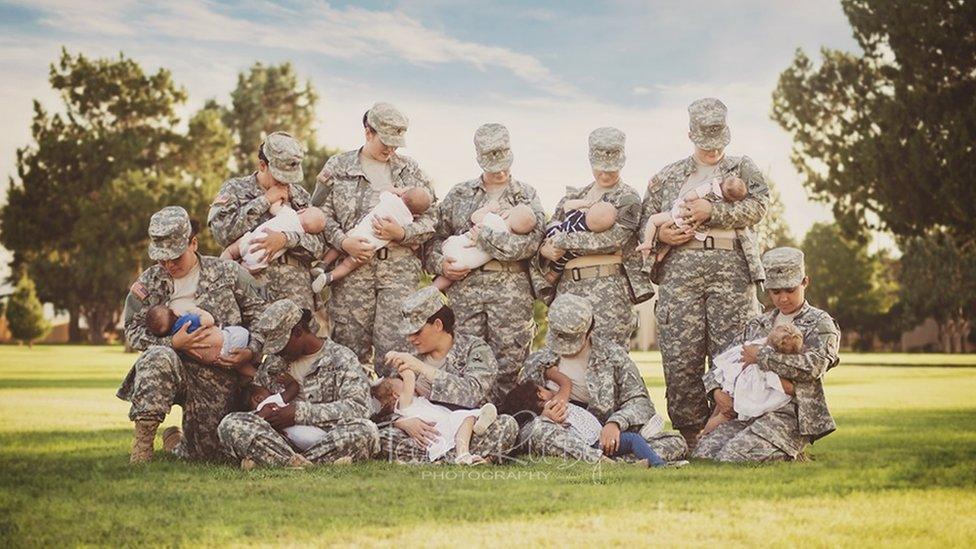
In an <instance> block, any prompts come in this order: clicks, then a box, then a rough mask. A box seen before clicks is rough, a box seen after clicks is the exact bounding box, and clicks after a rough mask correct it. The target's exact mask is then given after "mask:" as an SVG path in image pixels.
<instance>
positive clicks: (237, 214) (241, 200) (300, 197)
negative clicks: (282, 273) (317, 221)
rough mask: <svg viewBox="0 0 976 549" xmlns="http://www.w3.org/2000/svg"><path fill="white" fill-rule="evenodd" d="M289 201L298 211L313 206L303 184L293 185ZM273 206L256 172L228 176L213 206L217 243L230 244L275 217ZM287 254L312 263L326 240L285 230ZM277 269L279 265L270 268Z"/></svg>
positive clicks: (209, 219) (212, 226)
mask: <svg viewBox="0 0 976 549" xmlns="http://www.w3.org/2000/svg"><path fill="white" fill-rule="evenodd" d="M288 194H289V196H290V197H291V200H290V201H289V204H290V205H291V207H292V208H293V209H294V210H296V211H297V210H301V209H304V208H307V207H309V206H310V205H311V200H310V198H309V195H308V191H306V190H305V189H304V188H303V187H301V186H299V185H289V191H288ZM270 207H271V205H270V204H269V203H268V200H267V199H266V198H265V197H264V189H262V188H261V185H259V184H258V178H257V175H256V174H251V175H248V176H244V177H235V178H233V179H228V180H227V181H225V182H224V184H223V185H221V186H220V191H219V192H218V193H217V197H216V198H215V199H214V201H213V204H211V205H210V213H209V214H208V215H207V225H209V226H210V231H211V232H212V233H213V235H214V238H215V239H216V240H217V243H218V244H220V245H221V246H223V247H225V248H226V247H227V246H229V245H231V244H233V243H234V241H236V240H237V239H238V238H240V237H242V236H244V233H246V232H247V231H251V230H254V229H255V228H256V227H257V226H258V225H260V224H261V223H264V222H265V221H267V220H269V219H271V218H272V217H273V216H272V214H271V210H270ZM285 239H286V242H285V248H286V250H287V251H286V252H285V253H286V254H288V255H289V256H291V257H293V258H294V259H297V260H298V261H300V262H302V263H303V264H306V265H309V264H311V262H312V261H314V260H316V259H318V258H319V257H321V256H322V253H323V250H324V249H325V239H324V237H323V235H321V234H306V233H302V232H297V231H288V232H285ZM273 268H275V264H272V265H271V266H269V269H273Z"/></svg>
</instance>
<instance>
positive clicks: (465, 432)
mask: <svg viewBox="0 0 976 549" xmlns="http://www.w3.org/2000/svg"><path fill="white" fill-rule="evenodd" d="M474 422H475V418H474V417H466V418H464V421H463V422H461V426H460V427H458V430H457V434H456V435H454V448H455V450H456V451H457V459H458V463H461V460H462V459H464V457H465V456H468V455H470V454H471V434H472V433H473V432H474Z"/></svg>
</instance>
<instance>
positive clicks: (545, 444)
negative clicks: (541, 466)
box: [518, 295, 688, 462]
mask: <svg viewBox="0 0 976 549" xmlns="http://www.w3.org/2000/svg"><path fill="white" fill-rule="evenodd" d="M567 298H569V299H567ZM581 302H583V303H585V301H584V300H583V299H581V298H579V297H578V296H573V295H569V296H559V297H557V298H556V299H555V300H554V301H553V304H552V307H550V309H549V333H548V334H547V336H546V346H545V347H543V348H542V349H540V350H538V351H536V352H534V353H532V354H531V355H529V358H528V359H527V360H526V361H525V366H524V367H523V369H522V372H521V374H520V375H519V383H523V382H525V381H531V382H533V383H535V384H536V385H543V386H544V385H545V384H546V379H545V371H546V370H547V369H548V368H550V367H552V366H558V365H559V357H560V354H561V353H562V354H570V353H573V354H575V353H576V352H578V351H579V349H580V348H582V346H583V343H584V340H585V337H586V331H587V329H588V327H589V325H590V323H591V322H592V318H593V316H592V309H587V308H586V307H585V306H584V305H582V304H581ZM581 311H582V312H583V314H582V315H581V314H580V313H581ZM580 319H582V321H580ZM590 343H591V347H590V356H589V362H588V364H587V370H586V387H587V390H588V391H589V394H590V402H589V404H588V405H587V407H586V408H587V410H588V411H589V412H590V413H592V414H593V415H594V416H596V418H597V419H599V420H600V423H602V424H604V425H605V424H607V423H609V422H611V421H612V422H614V423H616V424H617V425H619V426H620V431H621V432H624V431H640V430H641V428H642V427H643V426H644V424H645V423H647V422H648V421H649V420H650V419H651V418H652V417H653V416H654V415H655V411H654V404H653V403H652V402H651V397H650V395H649V394H648V392H647V386H646V385H645V384H644V380H643V379H642V378H641V375H640V372H639V371H638V370H637V365H636V364H634V361H633V360H631V358H630V355H629V354H628V352H627V349H625V348H624V347H621V346H620V345H617V344H616V343H614V342H613V341H610V340H608V339H605V338H600V337H597V336H593V335H591V336H590ZM642 434H644V433H642ZM645 438H646V439H647V442H648V444H649V445H650V446H651V448H653V449H654V451H655V452H657V453H658V455H660V456H661V457H662V458H663V459H665V460H667V461H675V460H679V459H682V458H683V457H684V456H685V454H686V453H687V452H688V446H687V444H686V443H685V441H684V439H683V438H681V436H680V435H678V434H676V433H664V432H661V433H655V434H653V435H651V436H645ZM518 440H519V445H518V447H519V451H520V452H526V453H528V454H529V455H533V456H556V457H563V458H569V459H577V460H582V461H587V462H596V461H599V460H600V457H601V456H602V455H603V453H602V451H601V450H600V449H599V448H594V447H592V446H589V445H587V444H586V442H585V441H583V439H581V438H579V437H578V436H576V435H575V434H573V433H572V432H570V430H569V429H567V428H565V427H563V426H561V425H559V424H557V423H554V422H553V421H552V420H551V419H549V418H547V417H545V416H539V417H536V418H534V419H532V420H531V421H529V422H528V423H526V424H525V425H523V426H522V429H521V430H520V431H519V439H518Z"/></svg>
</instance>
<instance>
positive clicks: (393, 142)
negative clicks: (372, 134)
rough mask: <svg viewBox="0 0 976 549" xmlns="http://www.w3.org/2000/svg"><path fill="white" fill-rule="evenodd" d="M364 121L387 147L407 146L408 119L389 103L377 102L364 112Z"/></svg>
mask: <svg viewBox="0 0 976 549" xmlns="http://www.w3.org/2000/svg"><path fill="white" fill-rule="evenodd" d="M366 123H367V124H369V127H370V128H373V130H375V131H376V134H377V135H379V137H380V141H382V142H383V144H384V145H386V146H387V147H406V146H407V138H406V134H407V126H408V125H409V124H410V121H409V120H407V117H406V116H404V115H403V113H402V112H400V111H398V110H397V108H396V107H394V106H393V105H391V104H389V103H377V104H375V105H373V108H371V109H369V111H368V112H367V113H366Z"/></svg>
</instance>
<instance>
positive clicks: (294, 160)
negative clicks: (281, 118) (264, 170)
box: [261, 132, 305, 183]
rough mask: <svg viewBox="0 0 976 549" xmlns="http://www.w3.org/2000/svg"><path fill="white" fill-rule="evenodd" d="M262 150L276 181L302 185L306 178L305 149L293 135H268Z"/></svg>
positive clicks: (277, 133) (281, 133)
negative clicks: (304, 165)
mask: <svg viewBox="0 0 976 549" xmlns="http://www.w3.org/2000/svg"><path fill="white" fill-rule="evenodd" d="M261 150H262V151H263V152H264V156H265V158H267V159H268V169H269V170H271V176H272V177H274V178H275V179H276V180H278V181H280V182H282V183H301V182H302V180H303V179H304V178H305V175H304V173H302V160H303V159H304V158H305V147H304V146H303V145H302V144H301V142H300V141H298V140H297V139H295V138H294V137H292V136H291V134H289V133H286V132H274V133H272V134H270V135H268V137H265V138H264V142H263V143H261Z"/></svg>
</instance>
